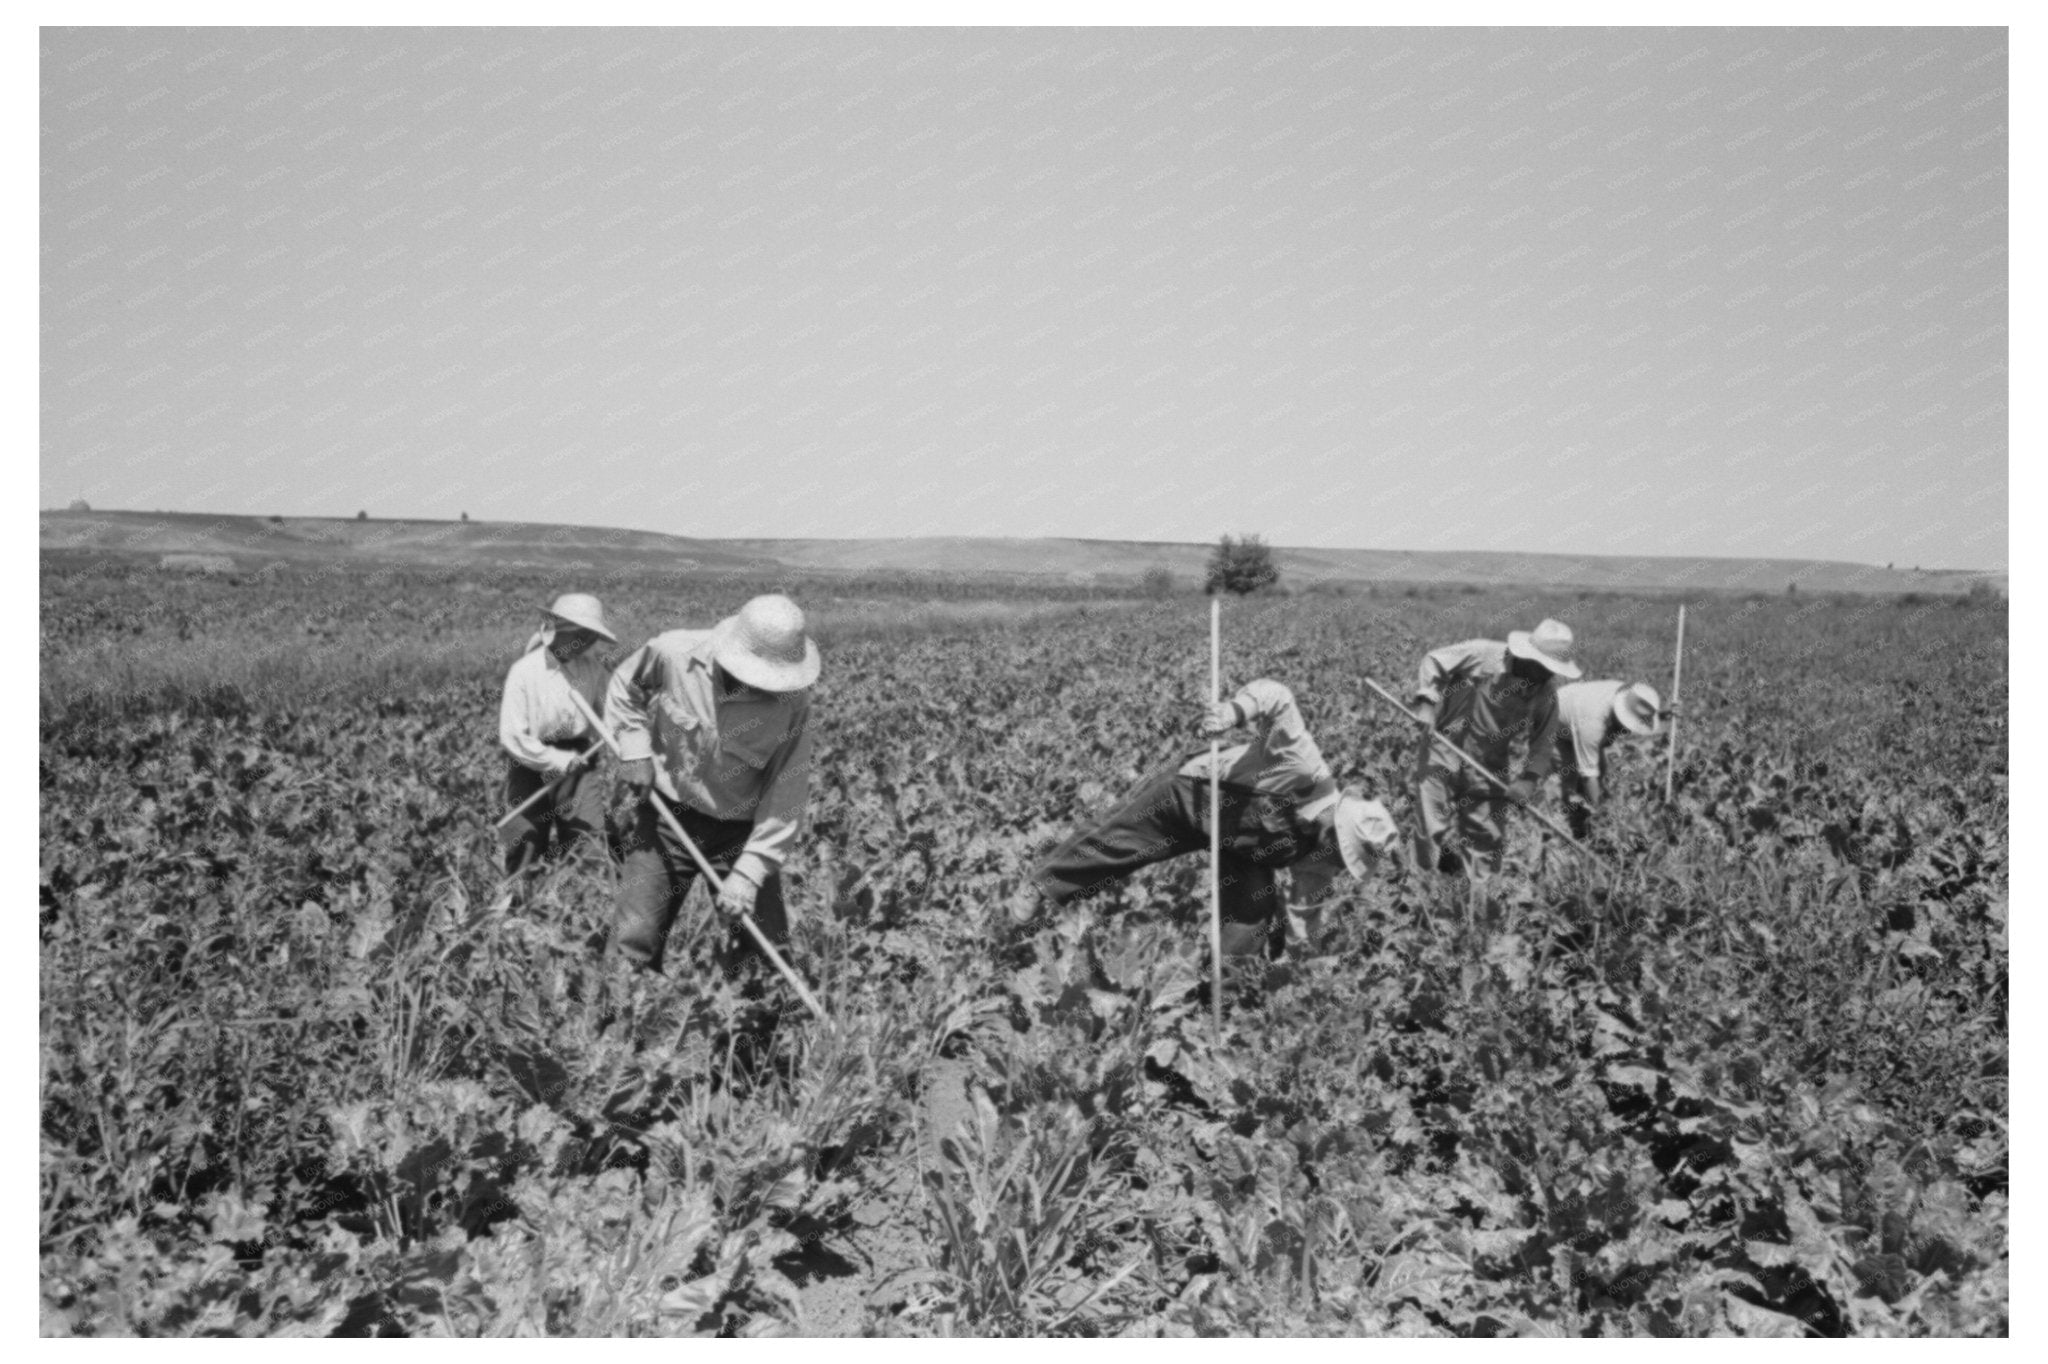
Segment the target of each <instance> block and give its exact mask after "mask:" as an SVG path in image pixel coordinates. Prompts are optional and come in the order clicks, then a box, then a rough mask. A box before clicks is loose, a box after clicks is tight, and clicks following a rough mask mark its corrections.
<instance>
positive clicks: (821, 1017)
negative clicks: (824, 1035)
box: [569, 692, 835, 1028]
mask: <svg viewBox="0 0 2048 1364" xmlns="http://www.w3.org/2000/svg"><path fill="white" fill-rule="evenodd" d="M569 695H570V699H571V700H573V701H574V702H575V703H576V708H577V709H578V710H580V711H582V712H583V718H584V719H586V720H588V721H590V726H591V728H592V729H594V730H596V731H597V737H598V738H599V739H601V740H603V741H604V746H605V747H606V748H608V749H610V750H611V752H612V756H613V757H614V758H617V759H619V761H621V762H623V761H625V759H624V758H623V757H622V756H621V755H620V753H619V746H618V743H617V742H616V741H615V740H614V739H613V738H612V732H611V731H610V730H609V729H606V728H605V725H604V721H602V720H600V719H598V718H597V712H595V711H593V710H592V709H591V708H590V703H589V702H587V701H585V700H584V699H583V698H582V697H581V696H578V695H576V694H575V693H574V692H571V693H570V694H569ZM647 799H648V801H649V803H651V804H652V805H653V806H654V813H655V814H657V815H659V816H661V821H662V823H664V824H666V825H667V826H668V831H669V832H670V833H672V834H674V835H675V836H676V841H677V842H679V843H681V844H682V845H683V846H684V847H685V848H687V849H689V850H690V857H691V859H692V860H693V861H695V862H696V864H697V870H698V871H700V872H702V873H703V874H704V879H705V881H706V883H707V884H708V885H709V886H710V888H711V893H712V894H713V895H714V896H716V895H719V894H721V893H722V892H723V890H724V888H725V883H724V882H723V881H721V880H720V879H719V876H718V873H717V872H715V871H713V870H712V869H711V862H710V860H709V859H708V858H706V857H705V856H704V853H703V850H702V849H700V848H699V847H698V846H697V841H696V840H695V839H693V838H691V837H690V835H689V834H688V833H687V832H685V831H684V829H683V825H682V821H680V820H678V819H677V818H676V816H675V811H673V810H671V809H669V808H668V802H667V801H665V800H663V799H662V797H661V792H659V791H657V790H654V789H653V788H652V787H650V788H648V792H647ZM739 921H740V927H742V928H744V929H746V930H747V934H748V936H750V937H751V938H753V940H754V946H756V947H758V948H760V949H761V955H762V956H764V957H766V958H768V962H769V964H770V965H771V966H773V967H774V968H775V970H776V971H777V973H779V974H780V975H781V976H782V978H783V979H784V980H786V981H788V982H789V988H790V989H792V990H794V991H795V992H796V997H797V998H798V999H800V1000H802V1001H803V1003H804V1007H805V1008H807V1009H809V1010H810V1011H811V1012H812V1013H813V1014H814V1015H816V1017H817V1019H818V1021H819V1022H820V1023H823V1024H824V1025H825V1026H826V1027H828V1028H831V1027H834V1026H835V1025H834V1024H833V1022H832V1016H831V1015H830V1014H828V1013H826V1012H825V1006H824V1005H822V1004H820V1003H818V997H817V996H816V995H814V994H812V993H811V991H810V987H808V986H806V985H805V984H804V982H803V977H801V976H799V975H798V974H797V973H796V972H795V971H794V970H793V969H791V967H790V964H789V963H788V962H786V961H784V960H783V959H782V954H781V953H780V952H778V951H776V950H775V944H774V943H772V942H769V941H768V935H767V934H765V933H763V932H762V931H761V926H760V925H759V924H757V923H755V922H754V916H753V915H751V914H746V913H742V914H741V915H740V916H739Z"/></svg>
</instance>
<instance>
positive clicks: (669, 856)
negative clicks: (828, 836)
mask: <svg viewBox="0 0 2048 1364" xmlns="http://www.w3.org/2000/svg"><path fill="white" fill-rule="evenodd" d="M818 667H819V660H818V646H817V645H816V644H814V643H812V642H811V641H810V639H809V638H808V637H806V635H805V633H804V614H803V612H802V611H801V610H799V609H798V607H797V605H796V603H795V602H793V601H791V600H790V599H789V598H787V597H781V596H766V597H756V598H754V599H753V600H752V601H750V602H748V603H747V604H746V605H745V606H743V607H741V608H740V610H739V612H738V613H737V614H736V615H732V616H728V617H727V618H726V619H724V620H722V621H720V622H719V623H718V624H717V625H716V626H714V627H713V628H711V629H709V630H671V631H669V632H668V633H666V634H663V635H657V636H655V637H654V638H653V639H651V640H649V641H647V643H646V644H644V645H642V646H641V647H640V648H638V649H636V650H635V651H634V652H633V653H632V654H630V655H628V656H627V658H626V660H625V661H624V662H622V663H621V664H620V665H619V667H618V669H617V671H615V672H614V673H613V674H612V680H611V686H610V688H609V689H608V691H607V692H606V694H605V723H606V724H608V725H610V726H611V727H612V729H613V731H614V733H615V734H616V736H617V739H618V745H619V758H620V777H621V778H622V780H621V782H620V784H619V786H618V787H617V788H616V790H615V793H614V799H615V809H614V826H615V829H616V830H617V835H618V838H619V841H620V844H621V848H622V850H623V852H624V855H625V869H624V874H623V875H622V877H621V879H620V884H619V909H618V923H617V928H616V933H615V939H616V941H617V944H618V948H619V951H620V952H621V954H622V955H623V956H624V957H625V958H626V960H627V961H629V962H631V963H632V964H633V965H634V966H636V967H639V968H640V969H642V970H647V971H659V970H660V969H661V965H662V959H663V955H664V952H665V949H666V946H667V943H668V934H669V929H670V928H671V927H672V926H673V925H674V923H675V919H676V914H677V912H678V911H679V910H680V909H681V908H682V905H683V899H684V897H685V896H687V895H688V894H689V893H690V887H691V886H692V885H694V884H696V881H697V877H698V875H699V871H698V867H697V863H696V860H695V859H694V858H692V857H691V856H690V852H689V849H688V848H686V847H685V846H684V845H683V844H682V843H681V842H680V841H679V840H678V839H677V838H676V836H675V834H674V833H673V832H671V830H670V829H669V826H668V824H667V822H666V821H664V820H663V819H662V818H661V817H660V816H659V815H658V814H656V812H655V809H654V805H653V803H652V800H651V799H650V796H649V792H650V791H652V792H654V793H656V794H657V795H658V796H659V797H660V798H661V799H662V800H663V801H664V802H665V803H666V804H667V806H668V807H669V809H670V810H671V811H673V812H674V814H675V816H676V818H677V821H678V822H679V823H680V824H681V825H682V827H683V829H684V830H685V831H686V832H687V833H688V834H689V835H690V838H691V840H692V841H694V842H695V843H696V845H697V848H698V850H699V851H701V852H702V853H703V854H704V857H705V859H706V860H707V861H708V862H710V864H711V866H712V869H713V870H714V871H716V872H717V873H718V877H719V880H720V881H721V882H723V883H724V889H723V891H722V892H721V893H720V894H719V896H718V908H719V910H720V911H722V912H723V913H725V914H727V915H737V914H743V913H744V914H751V915H752V916H753V918H754V922H755V924H756V925H757V926H758V927H759V928H760V929H761V932H762V933H763V934H764V935H766V936H767V937H768V938H769V939H771V940H774V941H778V942H780V941H783V940H785V939H786V938H787V936H788V932H789V921H788V916H787V915H786V913H785V912H784V909H783V901H782V875H781V871H782V864H783V862H784V860H785V859H786V858H787V857H788V856H789V854H790V852H791V850H792V849H793V848H794V847H795V844H796V839H797V834H798V831H799V829H800V827H801V825H802V823H803V814H804V802H805V800H806V798H807V797H808V795H809V793H810V782H811V733H810V718H811V701H810V695H809V692H808V690H807V689H808V688H809V687H810V686H811V684H812V683H814V682H816V681H817V679H818ZM733 927H734V929H735V930H737V928H738V925H737V924H735V925H734V926H733ZM755 950H756V949H755V948H754V947H753V944H752V940H751V939H747V938H744V937H741V936H739V935H738V933H737V931H736V932H735V934H734V935H733V937H732V938H731V939H730V941H729V943H728V946H727V948H726V949H725V951H724V953H723V957H724V960H723V965H725V966H726V967H727V968H728V969H730V968H731V967H732V966H734V965H736V964H737V963H738V962H739V961H740V960H742V959H743V958H744V957H746V956H747V955H750V954H751V953H752V952H754V951H755Z"/></svg>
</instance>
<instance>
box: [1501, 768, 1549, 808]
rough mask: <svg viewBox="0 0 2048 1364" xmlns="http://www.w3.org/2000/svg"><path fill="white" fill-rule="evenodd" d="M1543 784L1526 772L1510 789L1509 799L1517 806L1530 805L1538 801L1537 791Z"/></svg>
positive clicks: (1517, 778) (1516, 779)
mask: <svg viewBox="0 0 2048 1364" xmlns="http://www.w3.org/2000/svg"><path fill="white" fill-rule="evenodd" d="M1540 785H1541V783H1540V782H1538V781H1537V779H1536V778H1534V777H1532V776H1530V775H1529V774H1528V773H1527V772H1524V773H1523V774H1522V775H1521V776H1519V777H1516V778H1515V780H1514V782H1513V784H1512V785H1510V786H1509V787H1508V799H1509V800H1511V801H1513V802H1514V803H1515V804H1517V805H1528V804H1531V803H1532V802H1534V801H1535V799H1536V789H1537V787H1538V786H1540Z"/></svg>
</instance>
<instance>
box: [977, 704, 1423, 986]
mask: <svg viewBox="0 0 2048 1364" xmlns="http://www.w3.org/2000/svg"><path fill="white" fill-rule="evenodd" d="M1240 726H1248V727H1249V728H1250V729H1251V731H1252V737H1251V739H1250V740H1249V741H1248V742H1246V743H1242V744H1238V745H1236V746H1234V747H1231V748H1226V749H1224V750H1222V751H1221V753H1220V754H1219V757H1220V759H1221V763H1222V772H1221V778H1222V780H1221V792H1220V809H1221V813H1222V820H1221V823H1222V866H1221V868H1220V871H1221V876H1220V878H1219V879H1220V884H1221V900H1222V917H1223V925H1222V929H1223V934H1222V936H1223V952H1224V955H1226V956H1248V955H1251V954H1253V953H1256V952H1259V951H1261V950H1264V951H1266V952H1268V953H1269V954H1270V955H1272V956H1276V957H1277V956H1279V955H1280V953H1281V951H1282V949H1283V946H1284V940H1285V937H1286V923H1287V915H1286V912H1285V908H1286V907H1285V904H1284V901H1283V896H1282V894H1281V892H1280V890H1279V886H1278V884H1277V882H1276V881H1275V878H1274V872H1275V871H1276V870H1277V869H1278V868H1280V867H1286V866H1291V867H1292V868H1293V869H1294V880H1295V888H1296V890H1297V892H1298V893H1299V894H1298V898H1299V899H1300V900H1301V901H1302V902H1303V903H1308V902H1310V901H1312V900H1314V899H1316V898H1318V897H1320V896H1321V895H1322V894H1323V892H1324V891H1326V890H1327V889H1328V888H1329V886H1330V883H1331V882H1332V881H1333V880H1334V879H1335V877H1336V874H1337V872H1338V871H1339V870H1340V869H1341V870H1344V871H1348V872H1350V873H1351V875H1353V876H1354V877H1361V878H1362V877H1364V876H1365V874H1366V872H1367V871H1368V870H1369V869H1370V867H1371V865H1372V863H1373V861H1374V859H1375V858H1376V857H1377V856H1378V855H1379V854H1380V853H1382V852H1384V851H1385V850H1386V849H1388V848H1389V847H1391V846H1393V844H1394V841H1395V837H1396V831H1395V828H1394V821H1393V818H1392V817H1391V816H1390V815H1388V813H1387V811H1386V807H1385V806H1383V805H1381V804H1380V803H1379V802H1378V801H1376V800H1366V799H1364V798H1363V797H1362V796H1360V795H1359V794H1357V793H1356V792H1351V791H1344V792H1340V791H1339V790H1338V789H1337V783H1336V780H1335V779H1334V778H1333V777H1332V776H1331V774H1330V767H1329V764H1328V763H1326V762H1324V761H1323V755H1322V751H1321V750H1320V749H1318V748H1317V747H1316V741H1315V739H1314V737H1313V736H1312V735H1310V734H1309V732H1308V726H1307V725H1306V724H1305V723H1303V721H1302V718H1301V710H1300V709H1299V708H1298V707H1297V706H1296V705H1295V703H1294V694H1293V693H1292V692H1290V691H1289V690H1288V689H1287V688H1286V687H1285V686H1283V685H1281V684H1280V683H1278V682H1275V681H1273V680H1271V679H1270V678H1261V679H1259V680H1258V681H1256V682H1250V683H1247V684H1246V685H1245V686H1244V687H1243V688H1242V689H1241V690H1240V691H1238V693H1237V694H1236V695H1235V696H1233V697H1232V698H1231V699H1230V700H1228V701H1222V702H1218V703H1216V704H1215V705H1213V706H1210V705H1204V706H1203V715H1202V729H1203V731H1204V733H1206V734H1208V735H1209V736H1211V737H1216V736H1220V735H1222V734H1225V733H1227V732H1228V731H1230V730H1232V729H1236V728H1238V727H1240ZM1208 850H1209V754H1208V751H1207V750H1206V749H1205V750H1203V751H1202V752H1200V753H1199V754H1197V755H1195V756H1192V757H1187V758H1175V759H1173V760H1172V761H1170V762H1167V763H1165V764H1164V765H1162V766H1161V767H1159V768H1158V769H1157V770H1155V771H1154V772H1152V773H1151V775H1149V776H1147V777H1146V778H1145V779H1144V780H1143V781H1141V782H1140V783H1139V784H1138V786H1137V789H1135V790H1134V791H1132V792H1131V794H1130V795H1129V796H1128V797H1126V798H1125V800H1124V802H1123V804H1122V805H1120V806H1119V807H1118V808H1117V809H1115V810H1114V811H1112V812H1111V813H1110V814H1109V816H1108V817H1107V818H1105V819H1104V820H1103V821H1102V822H1101V823H1099V824H1097V825H1095V826H1094V827H1093V828H1091V829H1087V830H1085V831H1083V832H1081V833H1078V834H1076V835H1075V836H1074V837H1072V838H1070V839H1068V840H1067V841H1066V842H1065V843H1063V844H1061V845H1060V846H1059V847H1058V848H1056V849H1055V850H1054V851H1053V852H1052V853H1051V855H1050V856H1048V857H1047V858H1046V859H1045V860H1044V861H1043V862H1041V863H1040V864H1039V865H1038V867H1037V868H1036V870H1034V871H1033V872H1032V877H1031V879H1032V883H1033V885H1032V886H1030V887H1027V888H1025V889H1024V890H1023V891H1021V892H1020V893H1019V895H1018V896H1017V898H1016V899H1014V900H1013V901H1012V902H1011V905H1010V916H1011V918H1012V920H1013V921H1015V922H1018V923H1024V922H1029V921H1030V919H1032V918H1033V917H1035V916H1036V914H1037V911H1038V908H1039V897H1040V896H1041V895H1042V896H1043V897H1044V898H1045V899H1046V900H1049V901H1051V902H1052V903H1053V904H1055V905H1064V904H1067V903H1069V902H1070V901H1073V900H1076V899H1079V898H1080V897H1082V896H1084V895H1087V894H1088V893H1090V892H1091V891H1094V890H1096V889H1097V888H1099V887H1101V886H1103V885H1105V884H1107V883H1108V882H1111V881H1115V880H1119V879H1121V878H1123V877H1125V876H1128V875H1130V874H1131V873H1132V872H1134V871H1136V870H1137V869H1138V868H1140V867H1144V866H1150V865H1151V864H1152V863H1155V862H1163V861H1165V860H1166V859H1168V858H1172V857H1180V856H1182V855H1184V854H1188V853H1195V854H1206V853H1207V852H1208Z"/></svg>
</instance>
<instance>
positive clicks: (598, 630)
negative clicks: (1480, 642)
mask: <svg viewBox="0 0 2048 1364" xmlns="http://www.w3.org/2000/svg"><path fill="white" fill-rule="evenodd" d="M545 614H547V615H549V616H552V617H554V618H555V619H556V620H559V621H565V622H567V623H568V624H570V625H575V626H579V627H581V628H582V629H585V630H588V631H590V633H591V634H593V635H601V636H603V637H604V638H606V639H608V640H610V641H611V642H612V643H614V644H617V643H618V642H619V637H618V636H617V635H615V634H613V633H612V632H611V627H610V626H608V625H606V624H605V623H604V606H603V604H602V603H600V602H599V601H598V599H597V598H595V597H593V596H591V595H590V594H589V593H588V592H564V593H563V594H562V595H561V596H559V597H557V598H555V604H554V605H553V606H550V607H549V608H548V609H547V611H546V612H545Z"/></svg>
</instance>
